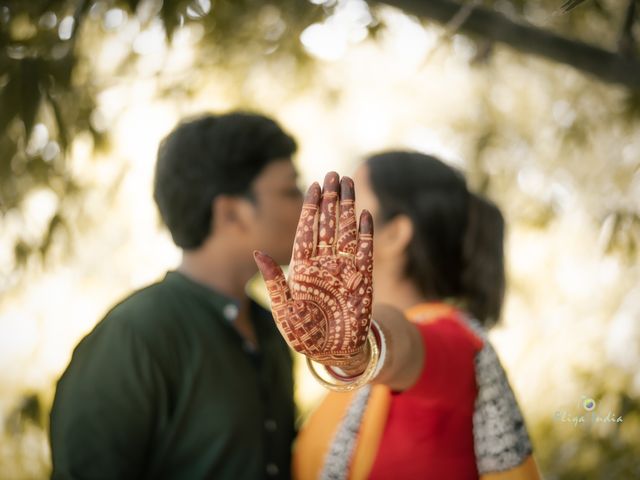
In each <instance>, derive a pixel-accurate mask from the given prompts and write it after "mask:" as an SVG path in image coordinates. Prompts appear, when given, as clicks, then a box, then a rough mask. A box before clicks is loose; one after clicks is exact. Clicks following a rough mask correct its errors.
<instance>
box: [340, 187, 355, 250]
mask: <svg viewBox="0 0 640 480" xmlns="http://www.w3.org/2000/svg"><path fill="white" fill-rule="evenodd" d="M355 200H356V195H355V189H354V186H353V180H351V179H350V178H349V177H342V180H341V181H340V219H339V221H338V236H337V243H336V252H337V253H344V254H347V255H353V256H355V254H356V243H357V242H356V240H357V235H358V232H357V227H358V225H357V223H356V209H355Z"/></svg>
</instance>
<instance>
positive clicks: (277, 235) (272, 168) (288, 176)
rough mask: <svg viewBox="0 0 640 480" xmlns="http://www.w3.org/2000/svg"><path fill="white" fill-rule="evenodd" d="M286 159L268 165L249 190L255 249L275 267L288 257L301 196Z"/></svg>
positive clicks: (293, 173)
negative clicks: (267, 257)
mask: <svg viewBox="0 0 640 480" xmlns="http://www.w3.org/2000/svg"><path fill="white" fill-rule="evenodd" d="M297 180H298V173H297V172H296V169H295V167H294V166H293V163H292V162H291V160H290V159H288V158H284V159H282V160H275V161H272V162H270V163H269V164H268V165H267V166H266V167H265V168H264V169H263V170H262V172H261V173H260V175H258V177H256V179H255V180H254V182H253V186H252V193H253V196H254V197H255V223H254V229H253V234H254V239H255V248H256V249H259V250H263V251H265V252H268V253H269V254H270V255H271V256H272V257H273V259H274V260H275V261H276V262H278V263H279V264H286V263H288V262H289V259H290V257H291V248H292V246H293V238H294V236H295V232H296V226H297V223H298V218H299V216H300V209H301V208H302V199H303V195H302V192H301V191H300V189H299V187H298V184H297Z"/></svg>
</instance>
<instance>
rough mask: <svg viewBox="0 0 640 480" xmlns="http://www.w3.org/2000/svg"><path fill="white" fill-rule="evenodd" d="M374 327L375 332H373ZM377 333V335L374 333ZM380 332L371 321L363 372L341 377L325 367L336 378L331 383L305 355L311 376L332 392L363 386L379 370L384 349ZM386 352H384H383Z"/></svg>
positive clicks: (348, 390) (347, 390)
mask: <svg viewBox="0 0 640 480" xmlns="http://www.w3.org/2000/svg"><path fill="white" fill-rule="evenodd" d="M374 328H375V330H376V331H375V332H374ZM376 333H377V335H376ZM381 337H382V332H381V331H380V328H379V327H378V326H377V325H375V324H374V322H372V325H371V328H370V329H369V334H368V335H367V341H368V343H369V351H370V352H371V353H370V357H369V363H367V367H366V368H365V370H364V372H362V373H361V374H360V375H357V376H355V377H342V376H339V375H336V374H335V372H334V371H333V370H332V369H331V368H330V367H325V368H326V370H327V372H328V374H329V375H331V377H332V378H334V379H335V380H336V382H337V383H332V382H329V381H328V380H326V379H325V378H323V377H322V376H321V375H320V374H319V373H318V372H317V370H316V367H315V364H314V362H313V361H312V360H311V359H310V358H309V357H307V366H308V367H309V371H310V372H311V375H313V378H315V379H316V380H317V381H318V382H319V383H320V384H321V385H322V386H323V387H325V388H328V389H329V390H333V391H334V392H351V391H353V390H357V389H359V388H360V387H363V386H364V385H366V384H367V383H369V382H370V381H371V380H372V379H373V378H374V377H375V376H377V374H378V373H379V372H380V370H381V367H382V364H379V362H380V360H381V354H380V353H381V350H384V348H385V345H384V337H382V338H381ZM385 353H386V352H385ZM382 359H383V361H384V355H382Z"/></svg>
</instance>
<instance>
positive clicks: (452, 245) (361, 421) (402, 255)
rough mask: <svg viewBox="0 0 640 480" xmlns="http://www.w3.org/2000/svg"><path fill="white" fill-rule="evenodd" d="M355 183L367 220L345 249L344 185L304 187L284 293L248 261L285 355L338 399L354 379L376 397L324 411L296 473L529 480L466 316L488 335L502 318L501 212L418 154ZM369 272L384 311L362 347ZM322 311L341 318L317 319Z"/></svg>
mask: <svg viewBox="0 0 640 480" xmlns="http://www.w3.org/2000/svg"><path fill="white" fill-rule="evenodd" d="M354 179H355V184H356V185H357V187H358V207H360V208H364V211H363V214H362V216H361V221H360V228H359V231H358V234H357V238H356V239H355V240H354V238H353V237H355V235H354V232H355V227H354V226H353V225H352V224H354V223H355V214H354V213H353V212H352V211H351V203H350V201H351V200H352V197H353V196H354V195H353V192H352V191H351V190H352V184H351V183H350V181H349V179H346V180H345V178H343V179H342V182H341V183H340V186H339V187H338V186H337V185H338V184H337V175H336V174H328V175H327V178H326V179H325V185H324V188H323V191H322V193H321V194H320V197H319V198H318V195H319V187H314V186H312V188H311V189H310V193H309V194H308V196H307V199H306V201H305V207H303V208H306V209H307V213H306V215H304V214H303V216H302V217H304V218H305V219H306V220H305V222H306V227H307V228H306V230H305V228H304V227H303V228H302V229H300V228H299V231H298V234H297V236H296V242H297V245H298V246H300V245H306V250H304V249H303V250H302V252H303V253H302V254H300V251H301V249H300V248H297V249H296V247H294V256H293V258H292V260H293V262H292V274H291V277H290V279H289V281H288V282H287V281H286V280H284V277H283V276H281V275H280V274H279V273H278V272H277V271H276V270H275V267H274V266H273V264H271V263H268V260H267V259H266V258H265V257H264V256H262V255H261V254H258V255H257V256H256V260H257V262H258V266H259V267H260V269H261V271H262V272H263V275H264V276H265V280H267V286H268V288H269V291H270V294H271V299H272V307H273V306H274V305H275V308H273V310H274V316H275V317H276V321H277V323H278V325H279V327H280V330H281V332H282V333H283V335H284V336H285V339H287V341H288V342H289V343H290V345H291V346H292V347H293V348H294V349H296V350H297V351H299V352H301V353H304V354H305V355H307V356H308V357H309V358H311V359H312V360H315V361H317V362H319V363H321V364H324V365H325V366H327V370H328V372H329V373H330V374H331V375H332V376H333V377H335V378H336V379H338V380H340V381H336V385H339V386H340V388H337V387H336V388H337V389H342V390H345V389H348V387H349V384H350V383H352V384H353V385H358V386H359V385H360V384H361V383H364V382H363V381H362V380H363V378H364V377H366V378H367V379H370V378H371V377H372V376H373V377H374V378H372V380H373V383H375V384H376V385H375V386H373V387H371V386H370V385H366V386H364V387H363V388H360V389H359V390H357V391H356V392H352V393H334V392H332V393H330V394H329V395H328V396H327V397H326V398H325V400H324V401H323V403H322V404H321V405H320V407H319V408H318V410H317V411H316V412H315V413H314V414H313V415H312V417H311V419H310V420H309V422H308V423H307V425H306V426H305V428H304V429H303V431H302V432H301V434H300V436H299V439H298V441H297V445H296V451H295V460H294V474H295V475H296V477H297V478H300V479H303V480H304V479H312V478H313V479H315V478H331V479H334V478H352V479H356V478H380V479H385V478H400V479H404V478H433V479H473V478H478V477H479V476H481V477H482V478H486V479H494V478H495V479H498V478H505V479H507V478H514V479H515V478H523V479H524V478H527V479H529V478H531V479H535V478H538V474H537V469H536V466H535V463H534V461H533V458H532V456H531V453H532V450H531V445H530V442H529V437H528V434H527V431H526V427H525V425H524V422H523V419H522V416H521V414H520V411H519V409H518V406H517V403H516V401H515V398H514V396H513V393H512V391H511V389H510V387H509V384H508V381H507V379H506V376H505V374H504V372H503V370H502V367H501V366H500V362H499V360H498V358H497V356H496V354H495V352H494V351H493V349H492V347H491V345H490V344H489V342H488V341H487V339H486V335H485V333H484V330H483V326H482V325H481V322H480V321H478V320H473V319H471V316H470V315H473V316H474V317H476V318H477V319H479V320H481V321H483V322H484V323H485V324H486V325H488V324H490V323H491V322H494V321H495V320H497V318H498V316H499V310H500V305H501V302H502V294H503V290H504V288H503V287H504V270H503V264H502V234H503V222H502V217H501V216H500V213H499V211H497V209H495V207H493V206H492V205H491V204H489V203H488V202H486V201H484V200H482V199H480V198H479V197H476V196H474V195H472V194H470V193H469V192H468V190H467V187H466V184H465V181H464V177H463V176H462V175H461V174H460V173H458V172H457V171H455V170H454V169H452V168H450V167H448V166H447V165H445V164H444V163H442V162H440V161H439V160H437V159H435V158H433V157H429V156H426V155H422V154H418V153H410V152H389V153H384V154H380V155H376V156H373V157H371V158H369V159H368V160H367V161H366V162H365V164H364V166H363V167H361V168H360V169H359V170H358V171H357V172H356V175H355V177H354ZM336 193H337V195H336ZM336 196H338V197H339V202H340V203H339V207H338V203H337V202H338V200H337V199H335V197H336ZM314 205H315V208H314ZM336 210H338V211H339V213H336ZM345 212H346V213H345ZM368 212H371V216H369V213H368ZM333 218H335V219H336V222H335V224H337V227H335V228H336V229H337V231H336V232H334V231H333V230H331V228H332V222H331V220H332V219H333ZM371 220H372V222H373V225H375V231H376V241H375V247H376V248H375V255H373V254H372V252H371V250H372V245H371V244H370V242H371V243H372V238H370V237H372V233H373V231H372V230H373V228H372V227H373V225H371V226H370V225H369V222H370V221H371ZM305 222H302V218H301V224H300V225H303V223H305ZM314 222H317V223H314ZM344 225H347V226H344ZM349 225H352V226H349ZM314 226H315V227H316V228H309V227H314ZM343 232H344V234H342V233H343ZM305 235H306V237H305ZM314 235H316V237H317V238H316V237H314ZM334 235H335V239H336V240H335V241H332V238H333V236H334ZM345 236H346V238H348V239H349V241H350V242H351V243H350V244H345V243H344V238H345ZM301 238H303V239H304V241H302V242H298V241H299V240H300V239H301ZM346 245H351V248H348V247H347V246H346ZM350 255H351V256H352V257H353V258H351V257H350ZM369 257H370V260H369V261H368V260H367V259H368V258H369ZM350 261H352V262H353V266H354V270H353V271H351V270H349V267H350V265H351V264H350V263H349V262H350ZM265 262H266V263H265ZM371 263H372V265H371ZM354 271H355V272H356V273H354ZM345 272H346V273H345ZM368 272H371V273H372V277H373V278H374V279H375V297H374V300H375V303H376V305H386V307H377V308H375V307H374V311H373V319H374V321H373V322H372V323H371V325H372V327H371V330H372V331H374V333H375V334H376V335H375V337H376V338H375V342H374V341H369V342H368V343H367V341H365V336H364V335H362V332H363V331H364V332H365V333H366V332H368V327H369V324H370V323H369V322H368V321H367V318H368V317H367V315H368V316H369V317H370V316H371V315H370V311H371V309H370V297H368V295H369V293H370V292H369V290H370V288H371V281H370V280H371V278H370V276H369V275H368ZM360 274H362V275H360ZM358 275H360V276H358ZM361 277H362V278H361ZM318 278H322V282H319V281H316V279H318ZM278 282H279V283H278ZM305 283H306V284H307V287H306V288H305ZM310 284H313V285H311V286H312V288H309V287H310ZM351 284H357V285H358V287H357V288H355V289H354V288H350V287H349V285H351ZM345 285H346V286H345ZM341 286H342V287H343V288H341ZM309 292H311V293H309ZM303 293H306V296H305V295H303ZM274 298H275V301H274ZM279 298H281V299H283V300H282V301H280V300H279ZM327 299H329V300H327ZM331 299H337V301H338V303H339V304H344V305H346V307H345V308H344V309H343V310H341V309H340V308H339V307H335V308H334V309H330V308H328V307H323V305H324V304H325V303H327V302H330V301H331ZM323 302H324V303H323ZM318 305H319V306H318ZM361 307H362V308H361ZM398 311H403V312H404V316H402V315H400V314H399V313H398ZM318 312H320V313H318ZM354 312H355V313H356V319H355V321H354V320H353V318H352V317H353V313H354ZM466 312H468V313H466ZM358 314H361V316H360V317H358ZM469 314H470V315H469ZM362 317H364V320H363V318H362ZM405 317H406V319H409V320H410V322H407V321H406V319H405ZM319 332H320V333H319ZM380 350H382V351H383V352H380ZM372 365H373V367H371V366H372ZM370 367H371V368H370ZM374 367H375V368H374ZM371 371H374V374H371ZM325 383H326V382H325ZM329 385H330V384H329Z"/></svg>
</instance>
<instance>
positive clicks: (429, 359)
mask: <svg viewBox="0 0 640 480" xmlns="http://www.w3.org/2000/svg"><path fill="white" fill-rule="evenodd" d="M417 326H418V329H419V330H420V334H421V335H422V341H423V342H424V347H425V357H424V365H423V367H422V372H421V373H420V377H419V378H418V381H417V382H416V383H415V385H413V386H412V387H411V388H409V389H407V390H405V391H404V392H402V395H406V396H412V397H413V396H417V397H420V399H421V400H425V401H448V402H451V399H455V398H463V397H467V396H468V395H469V394H470V393H471V394H473V396H474V397H475V388H476V387H475V355H476V353H477V352H478V351H479V350H480V349H481V348H482V345H483V342H482V340H481V339H480V338H479V337H477V336H476V335H475V334H474V333H473V332H472V331H471V330H470V329H469V328H468V327H467V326H466V325H465V324H464V323H463V321H462V320H461V319H459V318H457V317H445V318H442V319H439V320H436V321H433V322H429V323H423V324H417Z"/></svg>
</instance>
